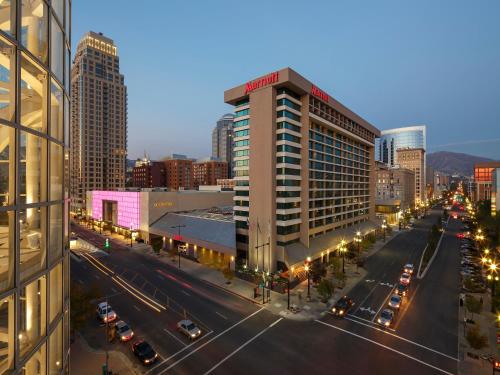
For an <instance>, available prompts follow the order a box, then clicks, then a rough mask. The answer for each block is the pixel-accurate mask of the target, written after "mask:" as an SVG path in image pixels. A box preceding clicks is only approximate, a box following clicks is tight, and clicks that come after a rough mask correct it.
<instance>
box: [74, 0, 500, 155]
mask: <svg viewBox="0 0 500 375" xmlns="http://www.w3.org/2000/svg"><path fill="white" fill-rule="evenodd" d="M499 14H500V1H498V0H491V1H482V0H479V1H473V2H471V1H457V0H453V1H444V0H439V1H436V0H431V1H423V0H421V1H415V2H411V1H401V0H394V1H384V0H380V1H372V0H367V1H347V0H346V1H324V2H323V1H315V2H308V1H291V0H288V1H269V0H267V1H249V2H244V3H241V2H235V1H196V2H195V1H171V0H168V1H165V0H161V1H160V0H147V1H144V2H136V1H118V0H105V1H103V0H100V1H96V0H76V1H74V2H73V29H72V37H73V45H72V48H73V51H76V46H77V43H78V40H79V39H80V38H81V37H82V35H83V34H84V33H85V32H87V31H89V30H92V31H96V32H102V33H103V34H104V35H106V36H107V37H109V38H111V39H113V40H114V41H115V44H116V45H117V47H118V54H119V56H120V65H121V66H120V69H121V73H123V74H124V75H125V83H126V85H127V87H128V120H129V121H128V134H129V138H128V157H129V158H130V159H132V158H137V157H140V156H142V155H143V153H144V151H146V152H147V153H148V154H150V156H151V157H152V158H153V159H155V158H161V157H163V156H166V155H169V154H172V153H180V154H187V155H188V156H190V157H205V156H208V155H210V153H211V131H212V128H213V126H214V124H215V122H216V121H217V119H218V118H220V117H221V116H222V115H223V114H224V113H227V112H231V111H232V108H231V107H230V106H228V105H226V104H224V100H223V93H224V90H226V89H228V88H231V87H233V86H236V85H239V84H242V83H245V82H246V81H248V80H250V79H253V78H256V77H258V76H261V75H263V74H266V73H268V72H272V71H275V70H277V69H280V68H283V67H286V66H289V67H291V68H293V69H294V70H296V71H297V72H298V73H300V74H301V75H303V76H305V77H306V78H307V79H309V80H310V81H312V82H314V83H315V84H317V85H318V86H319V87H320V88H322V89H323V90H325V91H327V92H328V93H329V94H330V95H331V96H333V97H335V98H336V99H337V100H339V101H340V102H342V103H343V104H345V105H346V106H347V107H349V108H351V109H352V110H353V111H355V112H356V113H358V114H359V115H361V116H362V117H364V118H365V119H366V120H367V121H369V122H371V123H372V124H373V125H375V126H376V127H378V128H379V129H389V128H394V127H401V126H405V125H415V124H426V125H427V129H428V130H427V145H428V151H429V152H432V151H437V150H447V151H456V152H465V153H471V154H474V155H479V156H485V157H490V158H494V159H500V21H499V18H498V16H499Z"/></svg>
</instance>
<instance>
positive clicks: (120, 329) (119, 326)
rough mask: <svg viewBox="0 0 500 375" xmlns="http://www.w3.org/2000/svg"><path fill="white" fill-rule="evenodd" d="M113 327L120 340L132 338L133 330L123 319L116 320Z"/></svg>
mask: <svg viewBox="0 0 500 375" xmlns="http://www.w3.org/2000/svg"><path fill="white" fill-rule="evenodd" d="M115 329H116V334H117V335H118V337H119V338H120V341H122V342H125V341H129V340H132V337H134V331H132V329H131V328H130V327H129V326H128V324H127V323H125V322H124V321H123V320H120V321H118V322H116V324H115Z"/></svg>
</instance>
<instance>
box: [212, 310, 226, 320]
mask: <svg viewBox="0 0 500 375" xmlns="http://www.w3.org/2000/svg"><path fill="white" fill-rule="evenodd" d="M215 313H216V314H217V315H219V316H220V317H221V318H222V319H226V320H227V316H224V315H222V314H221V313H220V312H217V311H216V312H215Z"/></svg>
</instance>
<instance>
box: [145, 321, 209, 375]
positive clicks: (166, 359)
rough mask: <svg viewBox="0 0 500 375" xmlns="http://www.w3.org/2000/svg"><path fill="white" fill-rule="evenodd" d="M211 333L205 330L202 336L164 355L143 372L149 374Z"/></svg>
mask: <svg viewBox="0 0 500 375" xmlns="http://www.w3.org/2000/svg"><path fill="white" fill-rule="evenodd" d="M212 333H214V331H210V332H207V333H205V334H204V335H203V336H202V337H200V338H199V339H198V340H196V341H194V342H192V343H191V344H189V345H188V346H185V347H184V348H182V349H181V350H179V351H178V352H176V353H174V354H172V355H171V356H170V357H168V358H167V357H166V356H163V358H165V360H163V361H161V362H157V363H156V364H155V365H154V366H153V367H151V368H150V369H149V370H148V371H146V372H145V374H149V373H150V372H152V371H153V370H155V369H156V368H157V367H159V366H161V365H162V364H164V363H165V362H167V361H170V360H171V359H172V358H174V357H176V356H177V355H178V354H180V353H182V352H183V351H185V350H187V349H189V348H190V347H191V346H193V345H196V344H198V343H199V342H200V341H201V340H203V339H204V338H205V337H208V336H210V335H211V334H212Z"/></svg>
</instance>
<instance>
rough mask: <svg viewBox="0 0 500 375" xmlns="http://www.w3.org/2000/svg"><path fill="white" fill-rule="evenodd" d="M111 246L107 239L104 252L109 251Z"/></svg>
mask: <svg viewBox="0 0 500 375" xmlns="http://www.w3.org/2000/svg"><path fill="white" fill-rule="evenodd" d="M109 248H110V245H109V238H106V241H105V242H104V250H107V251H109Z"/></svg>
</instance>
